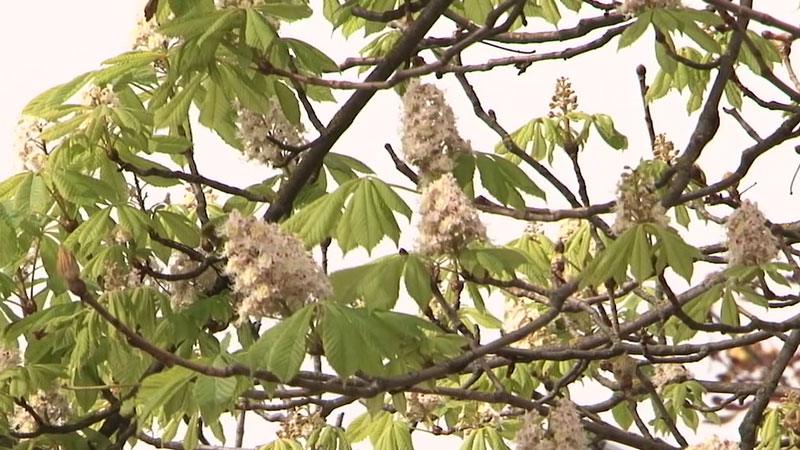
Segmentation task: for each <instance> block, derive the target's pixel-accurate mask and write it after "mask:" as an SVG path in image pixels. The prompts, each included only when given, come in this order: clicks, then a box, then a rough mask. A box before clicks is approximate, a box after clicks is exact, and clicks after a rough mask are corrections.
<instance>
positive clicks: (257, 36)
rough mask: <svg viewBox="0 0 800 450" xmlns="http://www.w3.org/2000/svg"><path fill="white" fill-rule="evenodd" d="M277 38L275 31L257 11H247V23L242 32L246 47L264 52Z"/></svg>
mask: <svg viewBox="0 0 800 450" xmlns="http://www.w3.org/2000/svg"><path fill="white" fill-rule="evenodd" d="M277 37H278V35H277V33H275V29H274V28H273V27H272V25H271V24H270V23H269V22H267V21H266V20H265V19H264V17H263V16H262V15H261V14H260V13H259V12H258V11H257V10H255V9H247V22H246V24H245V31H244V38H245V42H247V45H249V46H251V47H255V48H257V49H259V50H261V51H266V50H268V49H269V47H270V45H272V43H273V42H274V41H275V39H276V38H277Z"/></svg>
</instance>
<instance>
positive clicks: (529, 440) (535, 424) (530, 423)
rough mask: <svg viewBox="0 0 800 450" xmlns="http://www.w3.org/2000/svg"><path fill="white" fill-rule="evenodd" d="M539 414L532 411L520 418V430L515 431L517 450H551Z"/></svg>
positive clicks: (551, 446) (551, 445)
mask: <svg viewBox="0 0 800 450" xmlns="http://www.w3.org/2000/svg"><path fill="white" fill-rule="evenodd" d="M540 422H541V418H540V416H539V413H538V412H537V411H536V410H535V409H534V410H531V411H529V412H528V413H526V414H525V416H524V417H523V418H522V428H520V429H519V431H517V435H516V437H515V438H514V441H515V442H516V443H517V447H516V448H517V450H553V442H552V441H551V440H549V439H547V436H546V435H545V434H546V433H545V430H544V428H543V427H542V424H541V423H540Z"/></svg>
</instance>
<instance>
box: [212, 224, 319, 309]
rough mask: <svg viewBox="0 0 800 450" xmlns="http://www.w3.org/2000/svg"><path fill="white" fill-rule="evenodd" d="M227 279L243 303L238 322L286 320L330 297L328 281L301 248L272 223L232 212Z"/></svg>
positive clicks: (227, 230) (227, 226) (227, 227)
mask: <svg viewBox="0 0 800 450" xmlns="http://www.w3.org/2000/svg"><path fill="white" fill-rule="evenodd" d="M223 233H224V235H225V236H227V238H228V241H227V242H226V243H225V249H224V256H225V257H227V258H228V263H227V265H226V266H225V273H226V274H229V275H231V276H232V277H233V280H234V283H233V290H234V292H236V293H237V294H239V295H242V296H243V297H244V298H243V300H242V302H241V304H240V305H239V316H240V317H242V318H244V317H247V316H255V317H259V318H260V317H288V316H290V315H291V314H292V313H293V312H295V311H297V310H298V309H300V308H302V307H303V306H304V305H306V304H308V303H310V302H314V301H319V300H324V299H325V298H327V297H329V296H330V295H331V293H332V287H331V284H330V281H329V280H328V277H327V276H326V275H325V273H323V271H322V269H321V268H320V266H319V265H318V264H317V263H316V262H315V261H314V259H313V258H312V257H311V254H310V253H308V251H306V249H305V247H303V244H302V242H300V241H299V240H297V238H295V237H294V236H292V235H290V234H287V233H285V232H284V231H283V230H281V228H280V227H279V226H278V225H276V224H272V223H267V222H264V221H261V220H258V219H255V218H253V217H243V216H242V215H241V214H240V213H239V212H238V211H235V210H234V211H233V212H232V213H231V214H230V216H228V220H227V222H226V224H225V228H224V230H223Z"/></svg>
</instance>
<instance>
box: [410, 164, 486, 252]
mask: <svg viewBox="0 0 800 450" xmlns="http://www.w3.org/2000/svg"><path fill="white" fill-rule="evenodd" d="M420 214H421V215H422V219H421V220H420V223H419V238H418V240H417V247H418V249H419V251H420V252H421V253H423V254H427V255H442V254H451V253H458V252H459V251H461V250H463V249H464V248H465V247H466V246H467V244H469V243H470V242H472V241H475V240H484V239H486V227H485V226H484V225H483V223H481V220H480V217H478V210H477V209H475V207H474V206H473V205H472V203H471V202H470V201H469V199H467V196H466V195H464V192H463V191H461V188H459V187H458V184H457V183H456V179H455V178H454V177H453V176H452V175H450V174H449V173H448V174H444V175H442V176H441V177H439V178H438V179H437V180H435V181H432V182H430V183H429V184H427V185H426V186H425V187H424V188H423V189H422V200H421V201H420Z"/></svg>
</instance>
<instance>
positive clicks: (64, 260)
mask: <svg viewBox="0 0 800 450" xmlns="http://www.w3.org/2000/svg"><path fill="white" fill-rule="evenodd" d="M56 270H57V272H58V276H60V277H61V278H63V279H64V281H66V282H67V283H72V282H75V281H78V280H80V276H81V269H80V267H78V262H77V261H76V260H75V256H74V255H73V254H72V252H70V251H69V250H68V249H67V248H66V247H59V248H58V261H57V263H56Z"/></svg>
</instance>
